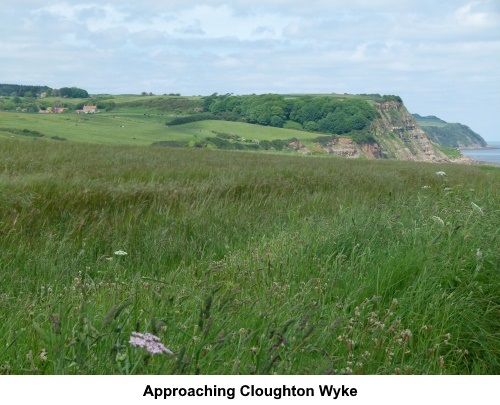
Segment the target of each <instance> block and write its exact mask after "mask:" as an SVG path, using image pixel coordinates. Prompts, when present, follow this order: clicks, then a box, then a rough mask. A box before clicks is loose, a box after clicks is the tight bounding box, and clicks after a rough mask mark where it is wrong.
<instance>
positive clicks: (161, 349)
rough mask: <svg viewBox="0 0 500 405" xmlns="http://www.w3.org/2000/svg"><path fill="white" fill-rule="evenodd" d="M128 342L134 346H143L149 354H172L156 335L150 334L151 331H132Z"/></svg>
mask: <svg viewBox="0 0 500 405" xmlns="http://www.w3.org/2000/svg"><path fill="white" fill-rule="evenodd" d="M129 343H130V344H131V345H132V346H135V347H145V348H146V350H147V351H148V352H149V353H151V354H162V353H167V354H173V353H172V352H171V351H170V350H169V349H167V348H166V347H165V346H164V345H163V344H162V343H161V342H160V338H159V337H158V336H155V335H152V334H151V333H146V334H142V333H139V332H132V336H130V340H129Z"/></svg>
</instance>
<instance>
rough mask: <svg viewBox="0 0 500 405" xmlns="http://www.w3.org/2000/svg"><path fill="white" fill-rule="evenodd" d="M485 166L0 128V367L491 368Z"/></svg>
mask: <svg viewBox="0 0 500 405" xmlns="http://www.w3.org/2000/svg"><path fill="white" fill-rule="evenodd" d="M441 170H444V171H445V172H446V176H438V175H436V172H437V171H441ZM499 177H500V175H499V171H498V170H497V169H493V168H484V169H479V168H476V167H468V166H459V165H443V166H437V165H431V164H418V163H408V162H389V161H376V162H374V161H350V160H342V159H318V158H309V157H292V156H278V155H261V154H253V153H236V152H223V151H207V150H194V149H190V150H169V149H166V148H158V149H156V148H138V147H119V146H113V147H111V146H109V147H108V146H105V147H103V146H97V145H86V144H80V145H71V144H63V143H55V142H54V143H48V142H38V143H35V142H33V143H31V142H18V141H16V140H10V139H9V140H0V269H1V271H0V286H1V287H0V288H1V291H0V294H1V295H0V301H1V306H0V308H1V309H0V320H1V322H0V336H2V341H3V344H2V345H1V346H0V369H1V372H2V373H15V374H23V373H28V374H36V373H41V374H113V373H117V374H136V373H192V374H194V373H202V374H231V373H243V374H250V373H256V374H271V373H280V374H322V373H339V374H387V373H396V374H399V373H416V374H420V373H432V374H440V373H444V374H455V373H478V374H479V373H498V372H499V371H500V370H499V347H500V345H499V335H498V330H499V328H498V326H499V325H498V319H500V317H499V315H500V313H499V297H498V294H499V281H498V280H499V278H498V267H497V266H498V265H497V263H498V247H499V246H498V229H499V217H498V206H499V200H498V180H499ZM118 250H123V251H125V252H127V253H128V254H127V255H123V256H119V255H115V254H114V252H116V251H118ZM134 331H136V332H142V333H146V332H148V333H152V334H154V335H157V336H159V337H160V338H161V341H162V343H163V344H164V345H165V346H166V347H168V348H169V349H170V350H171V351H172V352H173V353H174V355H173V356H169V355H166V354H163V355H150V354H149V353H148V352H147V351H145V350H144V349H141V348H136V347H134V346H132V345H131V344H130V343H129V339H130V336H131V333H132V332H134Z"/></svg>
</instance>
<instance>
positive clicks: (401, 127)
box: [295, 101, 450, 163]
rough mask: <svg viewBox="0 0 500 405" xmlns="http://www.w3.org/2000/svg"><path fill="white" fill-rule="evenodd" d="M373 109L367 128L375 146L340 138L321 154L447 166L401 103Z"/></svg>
mask: <svg viewBox="0 0 500 405" xmlns="http://www.w3.org/2000/svg"><path fill="white" fill-rule="evenodd" d="M376 108H377V111H378V118H376V119H375V120H374V121H373V122H372V124H371V126H370V133H371V135H372V136H373V138H374V139H375V141H376V142H371V143H365V144H363V145H359V144H356V143H355V142H354V141H353V140H352V139H350V138H345V137H340V138H337V139H334V140H331V141H329V142H328V143H327V144H326V145H323V146H322V147H321V149H322V153H328V154H332V155H337V156H342V157H348V158H357V157H361V156H363V157H365V158H368V159H399V160H409V161H418V162H441V163H442V162H450V160H449V159H448V157H447V156H446V155H445V154H444V153H443V152H441V151H440V150H439V149H437V148H436V147H435V146H434V145H433V144H432V143H431V142H430V141H429V139H428V138H427V136H426V134H425V133H424V131H423V130H422V129H421V128H420V127H419V125H418V123H417V122H416V121H415V118H414V117H413V116H412V115H411V114H410V113H409V112H408V110H407V109H406V107H405V106H404V104H403V103H402V102H398V101H387V102H384V103H377V104H376ZM295 149H296V150H297V148H295Z"/></svg>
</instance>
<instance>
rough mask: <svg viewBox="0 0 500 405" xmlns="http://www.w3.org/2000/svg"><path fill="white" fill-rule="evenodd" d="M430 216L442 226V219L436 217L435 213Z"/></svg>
mask: <svg viewBox="0 0 500 405" xmlns="http://www.w3.org/2000/svg"><path fill="white" fill-rule="evenodd" d="M431 218H432V219H433V220H434V221H436V222H439V223H440V224H441V225H443V226H444V221H443V220H442V219H441V218H439V217H436V216H435V215H433V216H432V217H431Z"/></svg>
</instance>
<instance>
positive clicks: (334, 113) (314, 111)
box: [170, 93, 377, 134]
mask: <svg viewBox="0 0 500 405" xmlns="http://www.w3.org/2000/svg"><path fill="white" fill-rule="evenodd" d="M203 111H204V115H201V114H200V118H201V119H208V118H209V116H207V114H211V115H212V116H213V117H215V118H219V119H226V120H235V121H236V120H237V121H243V122H248V123H251V124H259V125H267V126H273V127H278V128H283V127H286V128H297V129H304V130H306V131H312V132H324V133H331V134H346V133H349V132H352V131H357V130H362V129H364V128H366V127H367V126H368V125H369V123H370V122H371V121H372V120H373V119H374V118H375V116H376V114H377V112H376V111H375V109H374V107H373V106H372V105H371V104H370V103H369V102H367V101H366V100H363V99H361V98H345V99H339V98H333V97H313V96H300V97H293V98H287V97H285V96H282V95H278V94H263V95H246V96H233V95H231V94H225V95H218V94H217V93H215V94H212V95H211V96H208V97H204V98H203ZM190 120H198V117H196V116H193V117H192V118H191V119H188V121H190ZM179 121H183V122H171V123H170V125H172V124H174V125H175V124H181V123H185V122H184V121H186V120H185V119H184V120H179Z"/></svg>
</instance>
